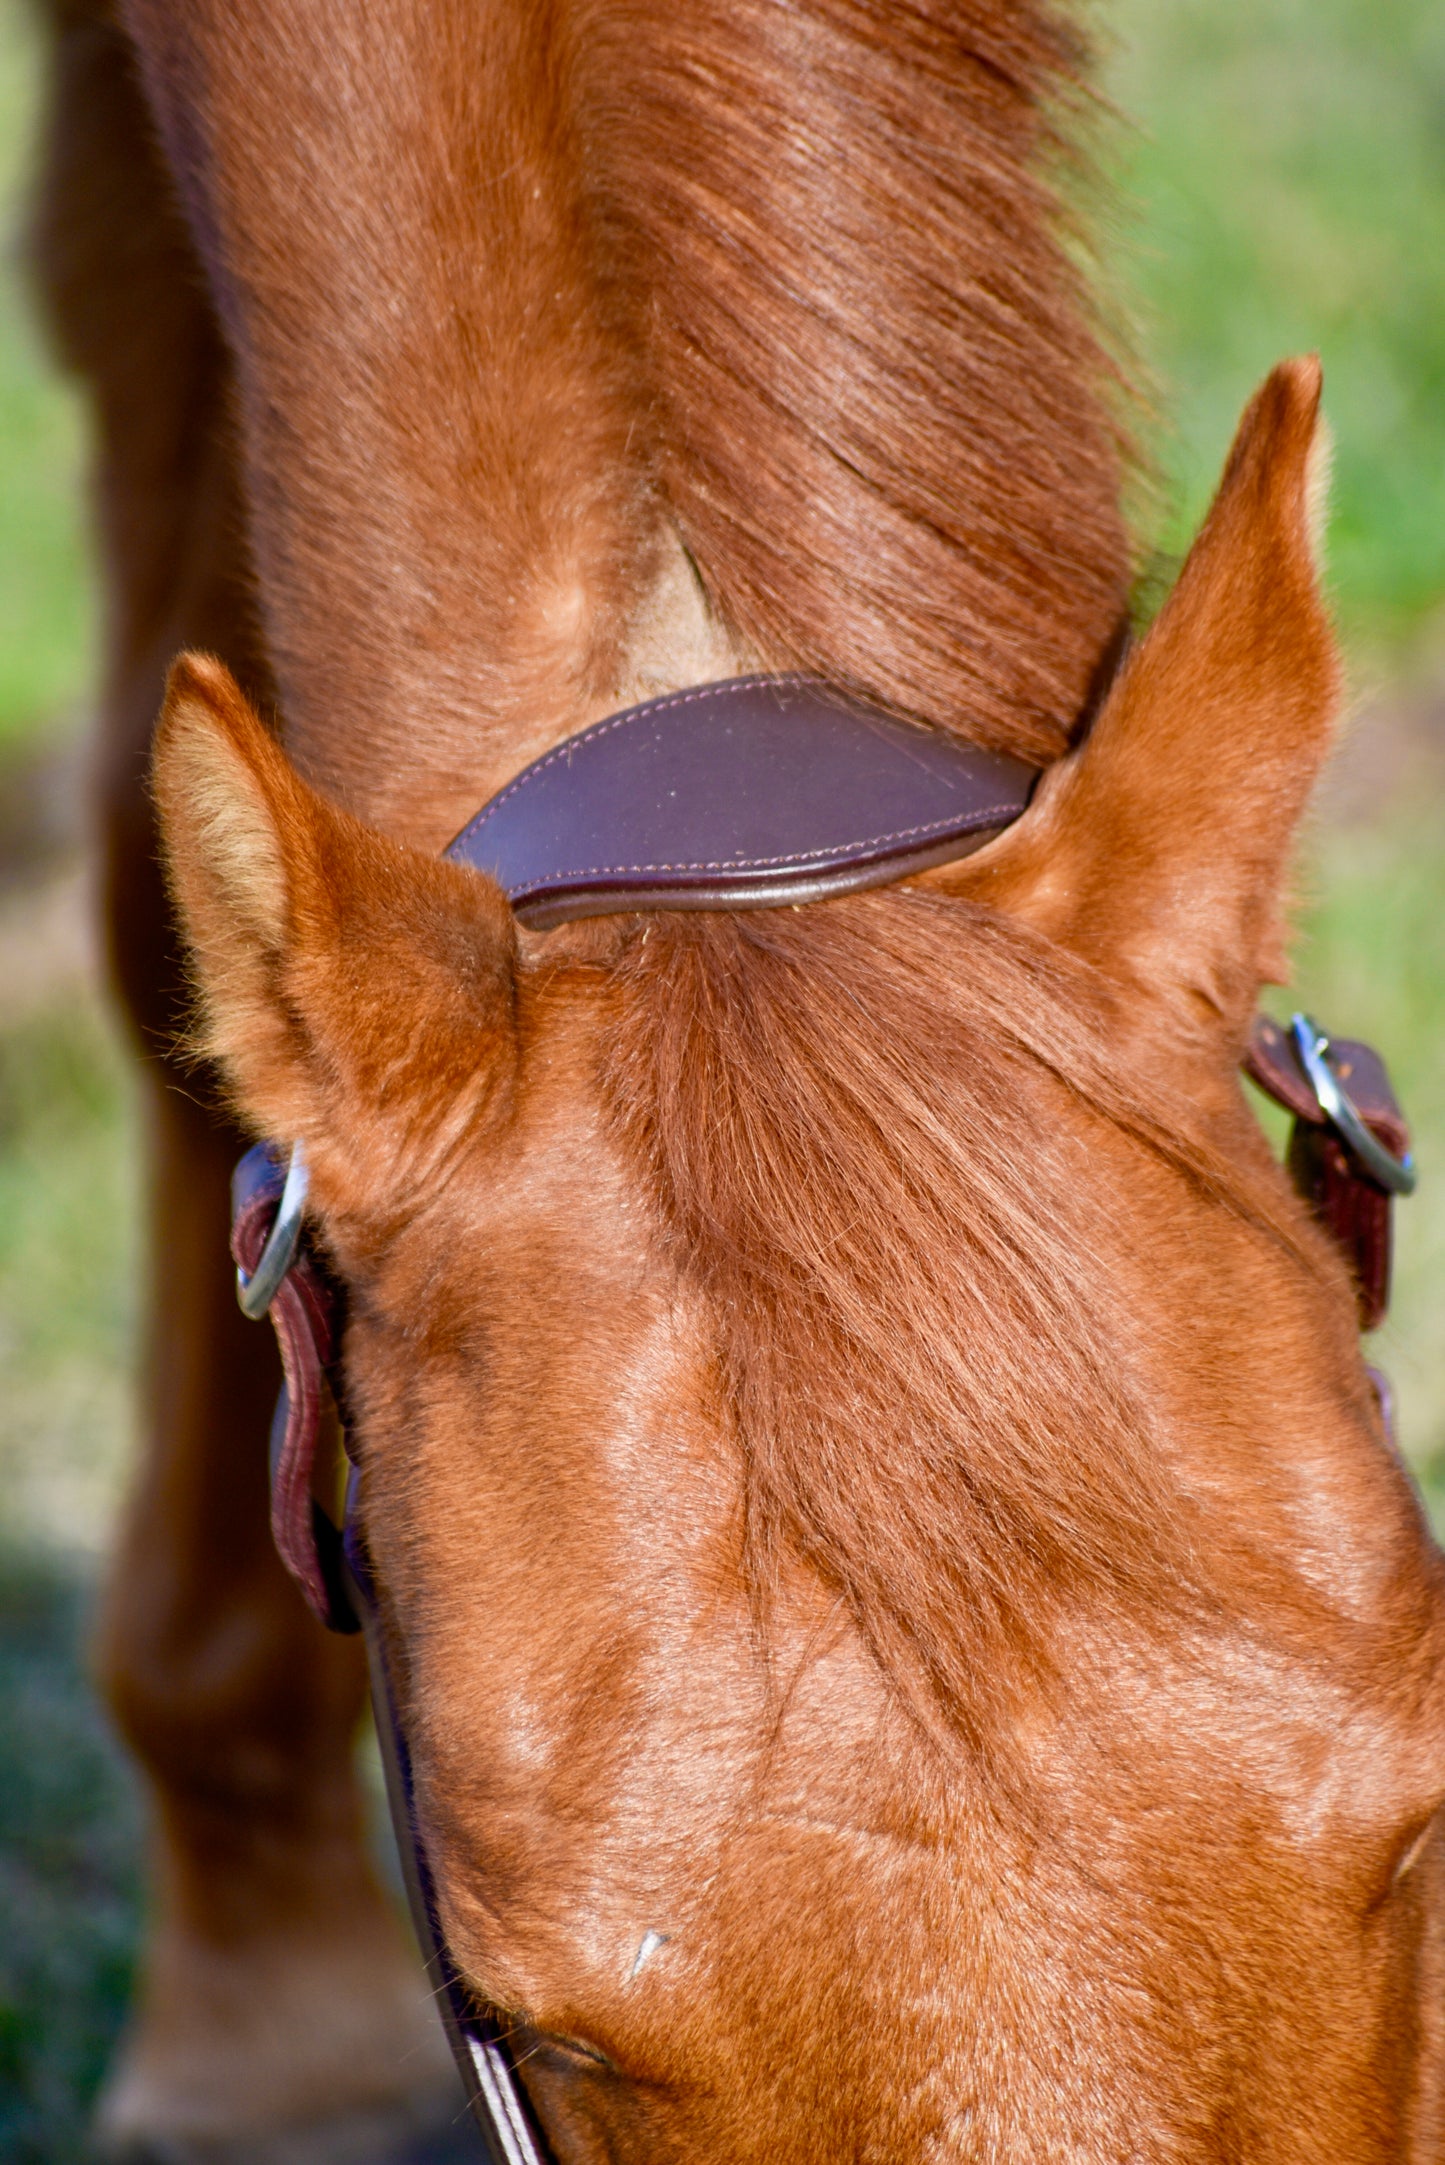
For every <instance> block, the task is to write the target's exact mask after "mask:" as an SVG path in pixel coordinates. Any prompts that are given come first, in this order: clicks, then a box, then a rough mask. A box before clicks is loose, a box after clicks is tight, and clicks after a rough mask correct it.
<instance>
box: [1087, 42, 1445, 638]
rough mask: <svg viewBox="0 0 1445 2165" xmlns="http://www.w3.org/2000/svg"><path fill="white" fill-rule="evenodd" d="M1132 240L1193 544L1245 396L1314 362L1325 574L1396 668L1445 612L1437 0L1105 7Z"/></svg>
mask: <svg viewBox="0 0 1445 2165" xmlns="http://www.w3.org/2000/svg"><path fill="white" fill-rule="evenodd" d="M1096 12H1097V14H1098V17H1099V19H1100V20H1101V21H1102V22H1103V23H1104V24H1105V25H1106V26H1107V27H1108V29H1109V32H1110V34H1111V35H1113V34H1115V32H1117V36H1118V38H1119V41H1120V43H1119V50H1118V51H1117V53H1116V55H1115V61H1114V66H1113V69H1112V82H1111V88H1112V91H1113V95H1114V97H1115V99H1116V101H1117V103H1118V105H1119V106H1120V107H1121V109H1122V110H1123V112H1124V113H1125V114H1126V115H1129V116H1133V118H1134V119H1135V120H1136V121H1137V122H1139V123H1140V124H1141V125H1140V127H1139V130H1138V132H1137V133H1136V134H1135V135H1134V136H1133V138H1132V141H1131V142H1129V143H1127V144H1126V145H1125V159H1124V167H1125V172H1124V178H1125V183H1126V187H1127V188H1128V189H1129V191H1130V192H1131V193H1132V196H1133V198H1134V201H1135V204H1136V206H1137V212H1138V217H1137V222H1136V225H1135V229H1134V231H1133V232H1132V233H1126V235H1125V238H1126V241H1127V242H1128V243H1129V245H1130V247H1131V253H1132V255H1133V259H1134V260H1133V268H1132V275H1131V283H1132V285H1133V287H1134V291H1135V300H1136V313H1137V314H1138V315H1139V316H1140V317H1141V318H1142V323H1143V330H1144V345H1145V348H1146V351H1147V352H1148V353H1149V354H1150V355H1151V357H1152V359H1153V361H1154V364H1155V366H1156V368H1157V370H1158V372H1159V376H1160V379H1161V382H1162V385H1163V389H1164V394H1165V397H1164V405H1165V411H1166V413H1167V415H1168V420H1169V433H1168V434H1167V435H1166V436H1165V438H1164V440H1163V442H1162V444H1161V445H1160V447H1159V448H1160V452H1161V463H1162V464H1163V466H1164V469H1165V472H1166V475H1167V476H1168V479H1169V482H1170V488H1169V491H1168V493H1169V498H1170V504H1171V511H1172V516H1171V517H1170V519H1169V521H1168V524H1167V527H1166V531H1165V536H1164V538H1165V541H1166V543H1167V544H1169V545H1171V546H1173V547H1176V548H1177V547H1179V546H1182V545H1183V543H1184V542H1185V541H1186V540H1187V539H1188V536H1189V534H1190V533H1191V532H1192V530H1193V527H1194V525H1195V524H1196V522H1197V520H1198V517H1199V514H1200V512H1201V511H1202V510H1203V508H1204V504H1205V502H1206V500H1207V497H1208V492H1209V490H1210V488H1211V487H1212V485H1213V481H1214V477H1215V475H1216V473H1217V471H1218V468H1219V464H1220V461H1221V459H1222V457H1223V453H1224V449H1225V446H1226V445H1227V443H1228V440H1229V435H1230V431H1231V429H1232V427H1233V424H1234V420H1235V418H1236V416H1237V414H1238V412H1239V409H1240V407H1241V406H1242V404H1243V402H1244V400H1245V398H1246V397H1247V395H1248V393H1249V391H1250V390H1251V388H1252V387H1253V385H1254V384H1255V383H1256V382H1257V381H1258V380H1259V378H1260V377H1261V376H1262V375H1263V374H1264V373H1265V371H1266V369H1268V368H1269V367H1270V366H1271V364H1272V363H1273V362H1274V361H1276V360H1277V359H1279V357H1280V356H1281V355H1283V354H1286V353H1298V352H1308V351H1311V350H1315V349H1317V350H1318V351H1319V352H1320V354H1321V356H1322V358H1323V360H1324V365H1325V384H1326V392H1325V396H1326V407H1327V411H1328V414H1329V418H1330V422H1331V425H1332V427H1333V429H1334V432H1335V445H1336V455H1335V474H1334V491H1333V516H1332V519H1331V526H1330V567H1331V583H1332V586H1333V590H1334V595H1335V599H1336V603H1337V606H1338V608H1339V612H1340V617H1341V621H1342V623H1343V625H1344V628H1345V630H1346V632H1347V634H1348V635H1350V637H1351V638H1352V639H1353V640H1355V641H1356V642H1363V643H1365V644H1367V645H1368V646H1369V647H1370V648H1371V649H1373V650H1375V651H1376V652H1380V653H1386V652H1388V651H1389V650H1390V649H1391V648H1392V647H1398V645H1399V643H1400V642H1401V641H1402V640H1403V639H1405V638H1407V637H1408V636H1409V635H1410V634H1411V632H1412V631H1413V630H1414V629H1415V628H1416V627H1417V626H1418V625H1419V623H1420V621H1421V619H1422V618H1424V617H1428V616H1429V615H1431V614H1432V613H1433V612H1435V611H1437V610H1439V608H1440V606H1441V601H1442V597H1445V8H1442V7H1440V6H1439V4H1438V0H1248V4H1245V0H1120V4H1119V5H1117V6H1116V5H1115V4H1114V0H1108V4H1106V5H1102V6H1100V7H1099V8H1098V9H1097V11H1096Z"/></svg>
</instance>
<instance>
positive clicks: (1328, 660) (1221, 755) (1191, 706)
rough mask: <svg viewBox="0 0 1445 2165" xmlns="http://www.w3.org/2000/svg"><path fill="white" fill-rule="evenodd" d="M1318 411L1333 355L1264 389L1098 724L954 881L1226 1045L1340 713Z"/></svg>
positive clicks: (1279, 964) (1268, 969) (1248, 1001)
mask: <svg viewBox="0 0 1445 2165" xmlns="http://www.w3.org/2000/svg"><path fill="white" fill-rule="evenodd" d="M1319 401H1320V368H1319V363H1318V362H1317V361H1316V360H1314V359H1307V360H1296V361H1285V362H1282V363H1281V364H1280V366H1279V367H1278V368H1276V369H1275V370H1274V372H1273V374H1272V375H1271V376H1270V377H1269V378H1268V379H1267V381H1266V382H1265V383H1264V385H1263V386H1262V388H1261V389H1260V390H1259V391H1258V392H1257V393H1256V395H1255V397H1254V399H1253V400H1252V401H1251V403H1250V405H1249V407H1248V409H1247V410H1246V412H1245V415H1244V418H1243V420H1242V422H1241V423H1240V427H1239V433H1238V435H1237V436H1236V438H1235V442H1234V447H1233V449H1232V451H1231V452H1230V455H1229V460H1228V463H1227V465H1226V467H1225V470H1224V476H1223V479H1222V480H1221V482H1220V485H1219V490H1218V494H1217V495H1216V497H1215V500H1214V505H1213V508H1212V509H1211V511H1210V513H1209V516H1208V518H1207V519H1206V521H1205V523H1204V526H1203V528H1202V530H1201V532H1200V535H1199V538H1198V540H1197V541H1196V542H1195V544H1194V547H1193V549H1192V550H1191V551H1190V554H1189V558H1188V561H1187V562H1186V564H1185V566H1184V569H1183V572H1182V573H1181V574H1180V577H1179V580H1178V583H1177V584H1176V586H1175V588H1174V591H1173V593H1172V594H1171V595H1170V597H1169V600H1168V602H1167V603H1166V604H1165V607H1164V608H1163V610H1162V611H1161V613H1160V615H1159V617H1158V618H1157V620H1156V621H1155V623H1154V625H1153V626H1152V628H1151V629H1150V631H1149V633H1148V635H1147V637H1146V638H1145V639H1144V641H1143V642H1142V644H1141V645H1140V646H1139V648H1138V649H1137V650H1136V652H1135V653H1134V654H1133V656H1132V657H1131V659H1130V660H1129V661H1128V663H1127V664H1126V666H1125V668H1124V671H1123V673H1122V675H1121V677H1120V679H1119V681H1118V682H1117V683H1116V685H1115V686H1114V689H1113V691H1112V692H1111V694H1110V696H1109V698H1108V701H1107V703H1106V705H1105V707H1104V709H1103V712H1102V713H1101V714H1100V716H1099V718H1098V721H1097V722H1096V724H1095V726H1094V728H1093V731H1092V732H1091V734H1090V735H1089V737H1088V738H1087V739H1086V741H1085V742H1084V743H1083V744H1082V745H1081V746H1080V747H1079V749H1078V750H1077V751H1076V752H1074V753H1073V754H1071V755H1070V756H1069V757H1068V758H1067V759H1066V760H1063V761H1061V762H1060V764H1059V765H1058V766H1057V767H1055V768H1053V769H1051V770H1050V772H1049V773H1048V774H1047V775H1046V776H1045V779H1044V781H1043V783H1042V784H1041V785H1040V789H1039V793H1038V795H1037V797H1036V798H1035V800H1034V803H1033V805H1032V806H1031V807H1030V809H1029V811H1028V812H1027V813H1026V814H1025V816H1024V818H1023V819H1022V820H1020V821H1019V823H1018V825H1017V826H1016V827H1015V828H1013V829H1011V830H1010V832H1009V833H1008V834H1007V835H1006V836H1004V837H1003V838H1002V839H1001V840H1000V841H999V842H998V843H996V844H995V845H994V846H993V847H992V848H991V849H989V850H988V851H986V852H984V853H982V854H981V855H980V856H979V857H978V858H977V859H976V860H974V861H973V864H972V866H969V865H965V866H962V867H960V872H959V876H958V877H957V878H956V879H955V880H953V881H951V882H950V885H951V887H952V888H953V890H954V891H955V892H960V893H968V894H970V895H972V896H974V897H975V898H976V899H979V900H982V901H987V902H988V903H990V904H991V905H993V906H995V907H997V908H998V909H1000V910H1003V911H1005V912H1007V913H1010V914H1012V915H1015V916H1019V917H1022V918H1024V919H1026V920H1027V921H1029V922H1030V923H1032V924H1034V925H1036V926H1037V927H1038V928H1039V929H1040V930H1041V931H1043V932H1045V933H1046V934H1047V935H1048V936H1049V937H1051V938H1053V939H1056V940H1058V941H1060V942H1061V943H1062V944H1064V945H1066V946H1068V947H1070V948H1072V949H1073V950H1074V951H1075V952H1076V953H1080V954H1082V955H1085V956H1086V957H1087V958H1088V959H1089V960H1090V961H1092V962H1094V963H1096V964H1098V966H1099V967H1100V968H1101V969H1103V970H1104V971H1106V972H1108V973H1109V974H1111V975H1113V976H1115V977H1117V978H1119V979H1122V980H1123V981H1124V982H1125V983H1126V984H1127V985H1128V986H1129V988H1130V990H1131V991H1138V992H1140V993H1142V994H1145V995H1153V996H1157V997H1160V998H1162V999H1163V1000H1164V1001H1165V1002H1167V1003H1168V1005H1169V1006H1170V1008H1171V1009H1172V1011H1173V1013H1174V1015H1175V1017H1176V1019H1177V1022H1178V1024H1179V1026H1180V1028H1181V1029H1182V1031H1183V1032H1184V1033H1185V1034H1186V1038H1187V1040H1188V1041H1190V1042H1192V1043H1194V1044H1195V1045H1197V1046H1198V1047H1199V1049H1201V1050H1206V1051H1210V1052H1218V1051H1219V1050H1221V1049H1222V1045H1221V1033H1222V1036H1223V1040H1224V1041H1225V1042H1226V1043H1227V1044H1228V1045H1229V1046H1230V1047H1234V1046H1236V1045H1237V1042H1238V1041H1239V1039H1240V1038H1241V1037H1242V1034H1243V1032H1244V1030H1245V1028H1246V1027H1247V1024H1248V1021H1249V1018H1250V1015H1251V1014H1252V1012H1253V1008H1254V1002H1255V999H1256V996H1257V994H1258V991H1259V987H1260V985H1261V984H1262V983H1265V982H1270V981H1277V980H1279V979H1280V978H1281V977H1282V976H1283V971H1284V960H1283V956H1284V935H1283V924H1282V895H1283V889H1284V881H1285V874H1286V869H1287V866H1288V862H1289V855H1290V849H1291V844H1292V841H1293V837H1294V832H1295V829H1296V826H1297V825H1298V822H1299V819H1300V815H1301V813H1302V811H1303V809H1304V806H1305V803H1306V800H1307V798H1308V795H1309V792H1310V789H1311V786H1312V784H1313V782H1314V780H1315V777H1316V774H1317V773H1318V770H1319V768H1320V765H1321V762H1322V761H1323V759H1324V757H1325V755H1326V753H1327V751H1328V749H1329V745H1330V741H1331V736H1332V730H1333V723H1334V719H1335V714H1336V710H1337V707H1338V704H1339V698H1340V668H1339V662H1338V658H1337V655H1336V651H1335V645H1334V641H1333V638H1332V636H1331V632H1330V627H1329V623H1328V620H1327V618H1326V616H1325V612H1324V608H1323V606H1322V603H1321V600H1320V593H1319V586H1318V582H1317V578H1316V570H1315V560H1314V541H1315V537H1314V531H1313V529H1314V523H1315V517H1316V512H1317V504H1316V501H1315V499H1316V493H1317V487H1318V482H1319V478H1320V476H1319V469H1320V467H1321V465H1322V451H1323V445H1322V442H1321V429H1320V425H1319Z"/></svg>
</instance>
